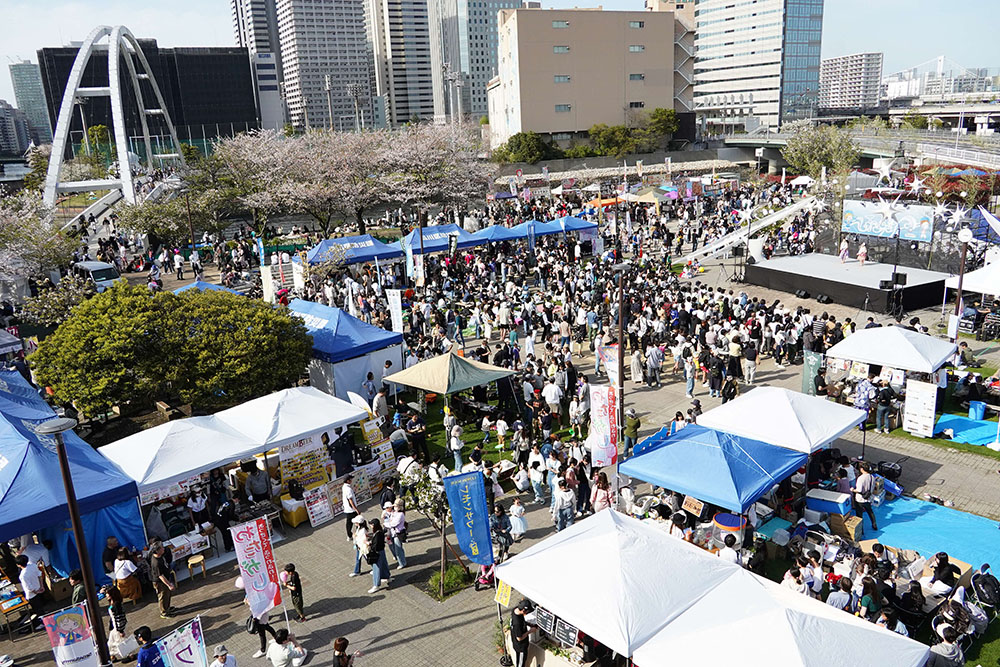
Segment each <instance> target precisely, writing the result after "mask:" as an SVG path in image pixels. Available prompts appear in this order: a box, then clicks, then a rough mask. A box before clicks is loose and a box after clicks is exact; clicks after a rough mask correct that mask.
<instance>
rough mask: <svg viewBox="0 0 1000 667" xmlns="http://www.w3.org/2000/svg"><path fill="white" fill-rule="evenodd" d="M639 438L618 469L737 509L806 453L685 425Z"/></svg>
mask: <svg viewBox="0 0 1000 667" xmlns="http://www.w3.org/2000/svg"><path fill="white" fill-rule="evenodd" d="M668 432H669V431H668V430H667V428H666V427H664V428H662V429H660V430H659V431H658V432H657V433H655V434H654V435H652V436H650V437H648V438H646V439H645V440H643V441H642V442H640V443H639V444H638V445H637V446H636V448H635V453H634V454H633V456H632V458H630V459H628V460H627V461H625V462H624V463H622V464H621V466H620V467H619V469H620V471H621V472H622V474H625V475H629V476H631V477H635V478H637V479H641V480H643V481H646V482H650V483H651V484H656V485H658V486H662V487H664V488H666V489H670V490H671V491H677V492H678V493H684V494H687V495H689V496H693V497H694V498H698V499H699V500H704V501H707V502H709V503H712V504H713V505H717V506H719V507H723V508H725V509H728V510H730V511H733V512H738V513H743V512H746V510H747V508H749V507H750V506H751V505H753V504H754V502H756V501H757V499H758V498H760V497H761V496H762V495H764V494H765V493H767V492H768V490H770V489H771V487H773V486H774V485H775V484H777V483H778V482H780V481H781V480H783V479H785V478H787V477H789V476H791V475H792V473H794V472H795V471H796V470H797V469H798V468H799V467H801V466H802V464H804V463H805V462H806V459H807V458H808V456H807V455H806V454H805V453H803V452H797V451H795V450H792V449H787V448H785V447H778V446H776V445H769V444H767V443H765V442H760V441H759V440H750V439H749V438H741V437H739V436H736V435H732V434H731V433H726V432H724V431H716V430H715V429H709V428H705V427H704V426H698V425H697V424H691V425H689V426H687V427H685V428H684V429H682V430H680V431H678V432H677V433H675V434H674V435H668Z"/></svg>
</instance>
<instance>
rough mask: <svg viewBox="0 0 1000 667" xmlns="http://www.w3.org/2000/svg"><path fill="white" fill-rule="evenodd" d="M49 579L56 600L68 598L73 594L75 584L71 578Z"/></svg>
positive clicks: (53, 597) (50, 588)
mask: <svg viewBox="0 0 1000 667" xmlns="http://www.w3.org/2000/svg"><path fill="white" fill-rule="evenodd" d="M46 579H48V582H47V583H48V586H49V592H51V593H52V599H54V600H68V599H69V598H70V596H71V595H72V594H73V586H71V585H70V583H69V579H50V578H48V577H46Z"/></svg>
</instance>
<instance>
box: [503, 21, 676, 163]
mask: <svg viewBox="0 0 1000 667" xmlns="http://www.w3.org/2000/svg"><path fill="white" fill-rule="evenodd" d="M498 24H499V29H498V33H499V34H498V39H499V42H498V49H497V52H498V55H499V68H498V74H497V76H496V77H494V78H493V79H492V80H491V81H490V83H489V87H488V88H487V98H488V103H489V120H490V144H491V145H492V146H493V147H496V146H499V145H500V144H502V143H504V142H505V141H507V139H509V138H510V137H511V136H513V135H515V134H517V133H518V132H528V131H531V132H537V133H538V134H541V135H543V136H544V137H546V138H548V139H551V140H553V141H556V142H558V143H559V144H560V145H568V144H569V143H570V142H571V141H573V140H574V139H584V138H585V137H586V132H587V130H588V129H589V128H590V127H591V126H593V125H595V124H597V123H605V124H607V125H630V124H634V123H635V122H637V120H638V117H639V116H641V115H642V114H643V113H647V112H649V111H652V110H653V109H655V108H657V107H663V108H667V109H672V108H674V92H675V80H674V50H675V39H676V35H675V30H676V26H675V18H674V14H673V13H672V12H669V11H663V12H659V11H657V12H650V11H636V12H606V11H601V10H600V9H513V10H502V11H501V12H500V15H499V17H498Z"/></svg>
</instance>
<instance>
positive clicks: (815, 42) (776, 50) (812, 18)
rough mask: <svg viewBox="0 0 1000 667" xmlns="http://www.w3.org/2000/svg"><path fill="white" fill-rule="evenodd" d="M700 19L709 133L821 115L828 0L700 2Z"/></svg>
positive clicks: (698, 68)
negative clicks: (817, 111) (821, 71)
mask: <svg viewBox="0 0 1000 667" xmlns="http://www.w3.org/2000/svg"><path fill="white" fill-rule="evenodd" d="M695 21H696V24H697V25H696V28H695V47H696V60H695V64H694V77H695V84H694V104H695V111H696V112H697V113H698V115H699V122H700V124H701V129H702V132H707V133H721V132H732V131H742V130H745V131H753V130H755V129H757V128H759V127H768V128H777V127H778V126H780V125H781V123H783V122H785V121H789V120H795V119H798V118H808V117H809V116H811V115H813V114H814V113H815V109H816V103H817V98H818V93H819V65H820V45H821V41H822V33H823V0H757V1H755V2H733V0H700V1H699V2H698V3H697V7H696V9H695Z"/></svg>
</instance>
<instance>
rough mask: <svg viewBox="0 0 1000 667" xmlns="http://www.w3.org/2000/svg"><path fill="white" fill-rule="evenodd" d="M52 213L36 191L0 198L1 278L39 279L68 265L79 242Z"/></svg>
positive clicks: (21, 192)
mask: <svg viewBox="0 0 1000 667" xmlns="http://www.w3.org/2000/svg"><path fill="white" fill-rule="evenodd" d="M52 214H53V210H52V208H50V207H48V206H46V205H45V204H44V203H43V202H42V195H41V193H40V192H38V191H37V190H22V191H20V192H18V193H17V194H13V195H8V196H5V197H0V278H14V277H25V278H26V277H31V276H38V275H41V274H43V273H45V272H47V271H49V270H51V269H57V268H61V267H65V266H68V265H69V260H70V257H71V255H72V254H73V250H75V249H76V247H77V241H76V240H75V239H73V238H72V237H71V236H69V235H68V234H65V233H63V231H62V230H61V229H60V228H59V226H58V224H57V223H55V222H54V221H53V219H52Z"/></svg>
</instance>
